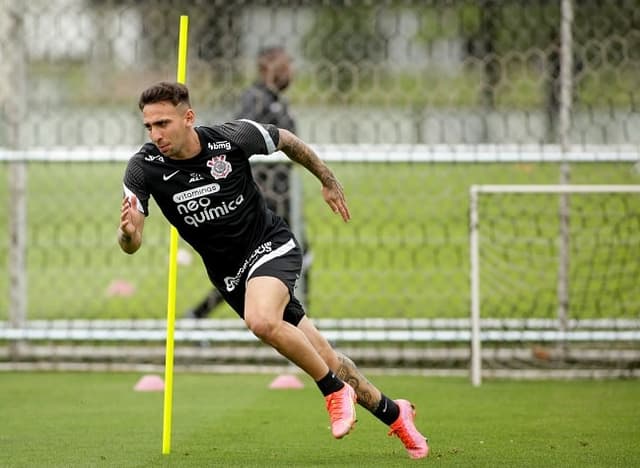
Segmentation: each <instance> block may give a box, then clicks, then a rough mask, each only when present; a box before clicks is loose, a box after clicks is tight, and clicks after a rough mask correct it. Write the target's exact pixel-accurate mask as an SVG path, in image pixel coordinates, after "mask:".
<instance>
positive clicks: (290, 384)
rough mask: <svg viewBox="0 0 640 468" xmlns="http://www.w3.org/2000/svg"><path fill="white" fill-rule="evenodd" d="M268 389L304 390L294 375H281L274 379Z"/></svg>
mask: <svg viewBox="0 0 640 468" xmlns="http://www.w3.org/2000/svg"><path fill="white" fill-rule="evenodd" d="M269 388H273V389H286V388H304V384H303V383H302V381H301V380H300V379H299V378H298V377H296V376H295V375H290V374H282V375H279V376H278V377H276V378H275V379H274V380H273V382H271V383H270V384H269Z"/></svg>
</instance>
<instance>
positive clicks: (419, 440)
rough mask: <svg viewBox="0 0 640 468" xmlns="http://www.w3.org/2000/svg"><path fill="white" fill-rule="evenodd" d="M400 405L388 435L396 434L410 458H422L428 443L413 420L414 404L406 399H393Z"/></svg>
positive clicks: (424, 455)
mask: <svg viewBox="0 0 640 468" xmlns="http://www.w3.org/2000/svg"><path fill="white" fill-rule="evenodd" d="M395 402H396V404H397V405H398V406H399V407H400V416H398V419H396V421H395V422H394V423H393V424H392V425H391V430H390V431H389V435H390V436H391V435H395V436H398V438H399V439H400V440H401V441H402V443H403V444H404V448H406V449H407V452H409V456H410V457H411V458H424V457H426V456H428V455H429V445H428V444H427V439H426V437H424V436H423V435H422V434H420V432H418V429H416V426H415V424H414V423H413V420H414V419H415V417H416V410H415V408H414V406H413V405H412V404H411V403H410V402H408V401H407V400H395Z"/></svg>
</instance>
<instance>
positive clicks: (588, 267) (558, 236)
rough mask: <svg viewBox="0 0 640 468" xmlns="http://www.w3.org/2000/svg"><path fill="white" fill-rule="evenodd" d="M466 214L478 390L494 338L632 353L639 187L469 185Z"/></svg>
mask: <svg viewBox="0 0 640 468" xmlns="http://www.w3.org/2000/svg"><path fill="white" fill-rule="evenodd" d="M469 206H470V211H469V213H470V249H469V253H470V262H469V263H470V278H471V285H470V289H471V291H470V292H471V380H472V383H473V384H474V385H480V383H481V379H482V368H483V359H485V358H487V356H489V355H490V354H491V351H490V349H491V346H492V344H493V343H495V342H496V341H498V340H499V341H500V342H502V343H504V342H514V343H523V342H527V343H532V344H533V345H535V344H537V345H538V346H539V348H538V351H537V352H538V353H539V357H540V358H541V359H550V358H551V356H552V355H553V353H554V352H556V357H558V352H559V357H560V358H561V359H564V360H565V361H569V360H571V356H570V355H569V351H571V344H573V343H581V342H591V343H594V342H600V343H604V345H603V346H606V347H607V348H608V349H609V350H612V349H619V350H620V352H623V350H624V347H625V343H626V344H628V343H634V342H635V346H637V343H638V341H639V340H640V320H639V319H640V293H639V290H638V285H639V284H640V185H473V186H472V187H471V188H470V205H469ZM481 317H490V318H492V319H494V320H493V322H491V321H481ZM485 344H486V345H487V346H488V348H489V353H483V349H482V346H483V345H485ZM558 350H559V351H558ZM574 351H577V352H580V348H579V347H578V349H577V350H574Z"/></svg>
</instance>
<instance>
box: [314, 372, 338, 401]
mask: <svg viewBox="0 0 640 468" xmlns="http://www.w3.org/2000/svg"><path fill="white" fill-rule="evenodd" d="M316 384H317V385H318V388H319V389H320V391H321V392H322V394H323V395H324V396H327V395H330V394H332V393H333V392H337V391H338V390H340V389H341V388H342V387H344V382H343V381H342V380H340V379H339V378H338V377H336V374H334V373H333V371H329V373H328V374H327V375H325V376H324V377H322V378H321V379H320V380H318V381H316Z"/></svg>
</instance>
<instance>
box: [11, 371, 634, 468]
mask: <svg viewBox="0 0 640 468" xmlns="http://www.w3.org/2000/svg"><path fill="white" fill-rule="evenodd" d="M139 378H140V374H119V373H110V374H101V373H2V374H0V383H1V384H0V401H2V402H3V403H2V405H0V421H2V431H0V465H1V466H3V467H7V468H9V467H102V466H104V467H138V468H142V467H157V466H166V467H203V466H221V467H231V466H246V467H249V466H261V467H266V466H274V467H281V466H299V467H311V466H342V467H371V466H384V467H392V466H409V465H418V464H421V465H432V466H442V467H444V466H473V467H497V466H504V467H514V466H517V467H524V466H530V467H542V466H563V467H573V466H575V467H617V466H619V467H631V466H638V465H639V464H640V444H639V443H638V441H639V440H640V425H639V424H638V421H640V400H638V394H639V393H640V382H638V381H624V380H617V381H589V382H584V381H566V382H565V381H536V382H525V381H500V380H495V381H489V382H486V383H484V384H483V385H482V386H481V387H480V388H473V387H471V385H470V384H469V382H468V381H467V380H466V379H453V378H451V379H444V378H425V377H410V376H403V377H399V376H398V377H396V376H394V377H391V376H378V375H375V376H372V381H373V382H374V383H376V384H377V385H378V386H379V387H380V388H382V389H383V390H384V391H385V393H387V394H388V395H390V396H391V397H394V398H400V397H403V398H410V399H411V400H412V401H413V402H414V403H415V404H416V405H417V407H418V416H417V424H418V426H419V428H420V429H421V431H422V432H424V433H425V435H427V436H428V437H429V439H430V446H431V455H430V457H429V458H428V459H427V460H422V461H412V460H410V459H409V458H408V457H407V455H406V453H405V451H404V449H403V448H402V446H401V444H400V442H399V441H398V440H396V439H394V438H390V437H387V435H386V428H385V427H384V426H382V424H381V423H379V422H378V421H377V420H376V419H375V418H373V417H372V416H371V415H370V414H369V413H368V412H366V411H365V410H364V409H362V408H359V414H358V423H357V425H356V428H355V430H354V432H353V433H352V434H350V435H349V436H348V437H346V438H345V439H343V440H340V441H337V440H333V439H332V438H331V434H330V431H329V429H328V416H327V414H326V412H325V410H324V407H323V403H324V402H323V400H322V397H321V395H320V393H319V392H318V390H317V389H316V388H315V386H314V384H313V383H312V382H311V381H309V380H308V379H307V378H306V377H304V378H303V381H304V383H305V388H304V389H303V390H270V389H268V384H269V382H270V381H271V380H272V379H273V378H274V376H273V375H244V374H240V375H204V374H177V375H176V376H175V388H174V408H173V431H172V444H171V447H172V451H171V454H169V455H162V454H161V448H162V405H163V395H162V393H147V392H135V391H133V386H134V385H135V383H136V382H137V380H138V379H139Z"/></svg>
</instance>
